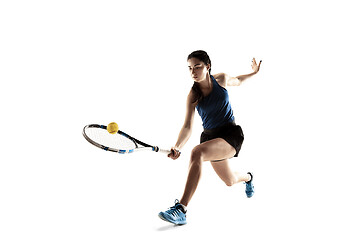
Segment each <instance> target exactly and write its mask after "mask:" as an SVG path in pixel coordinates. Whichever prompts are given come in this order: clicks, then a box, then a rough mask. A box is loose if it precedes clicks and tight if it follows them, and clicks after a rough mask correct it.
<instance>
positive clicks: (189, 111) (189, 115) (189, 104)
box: [168, 90, 196, 160]
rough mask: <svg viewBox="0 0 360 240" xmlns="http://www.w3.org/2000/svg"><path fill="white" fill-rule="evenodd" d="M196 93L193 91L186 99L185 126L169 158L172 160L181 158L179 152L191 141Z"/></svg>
mask: <svg viewBox="0 0 360 240" xmlns="http://www.w3.org/2000/svg"><path fill="white" fill-rule="evenodd" d="M193 99H194V93H193V91H192V90H191V91H190V93H189V95H188V97H187V99H186V114H185V121H184V125H183V126H182V128H181V130H180V133H179V136H178V139H177V142H176V144H175V146H174V147H173V148H172V149H171V150H172V151H171V153H170V154H169V155H168V157H170V158H172V159H174V160H175V159H177V158H178V157H179V156H180V152H179V150H180V149H181V148H182V147H183V146H184V145H185V143H186V142H187V141H188V140H189V138H190V136H191V132H192V126H193V122H194V115H195V106H196V103H194V102H193V101H194V100H193Z"/></svg>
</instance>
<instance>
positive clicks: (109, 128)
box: [107, 122, 119, 134]
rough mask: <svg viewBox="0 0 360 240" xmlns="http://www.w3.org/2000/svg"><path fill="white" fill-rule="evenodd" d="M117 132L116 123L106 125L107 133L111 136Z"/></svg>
mask: <svg viewBox="0 0 360 240" xmlns="http://www.w3.org/2000/svg"><path fill="white" fill-rule="evenodd" d="M118 130H119V126H118V125H117V123H116V122H112V123H109V125H107V131H108V132H109V133H111V134H115V133H117V131H118Z"/></svg>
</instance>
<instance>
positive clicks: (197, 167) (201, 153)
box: [180, 138, 236, 206]
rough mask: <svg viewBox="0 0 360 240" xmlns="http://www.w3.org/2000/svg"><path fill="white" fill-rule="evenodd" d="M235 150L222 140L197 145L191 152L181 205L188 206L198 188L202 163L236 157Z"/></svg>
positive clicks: (217, 139)
mask: <svg viewBox="0 0 360 240" xmlns="http://www.w3.org/2000/svg"><path fill="white" fill-rule="evenodd" d="M235 153H236V151H235V149H234V148H233V147H232V146H231V145H230V144H229V143H227V142H226V141H225V140H224V139H222V138H216V139H212V140H210V141H207V142H204V143H202V144H199V145H197V146H196V147H195V148H194V149H193V150H192V152H191V157H190V164H189V174H188V178H187V181H186V185H185V190H184V194H183V196H182V198H181V200H180V203H181V204H183V205H184V206H187V205H188V204H189V202H190V200H191V198H192V196H193V194H194V193H195V190H196V188H197V186H198V183H199V180H200V177H201V170H202V163H203V162H204V161H210V160H221V159H228V158H231V157H233V156H234V155H235Z"/></svg>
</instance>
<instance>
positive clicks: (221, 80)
mask: <svg viewBox="0 0 360 240" xmlns="http://www.w3.org/2000/svg"><path fill="white" fill-rule="evenodd" d="M212 76H213V77H214V79H215V80H216V82H217V83H218V84H219V85H220V86H222V87H223V88H226V80H227V78H226V76H227V74H226V73H217V74H213V75H212Z"/></svg>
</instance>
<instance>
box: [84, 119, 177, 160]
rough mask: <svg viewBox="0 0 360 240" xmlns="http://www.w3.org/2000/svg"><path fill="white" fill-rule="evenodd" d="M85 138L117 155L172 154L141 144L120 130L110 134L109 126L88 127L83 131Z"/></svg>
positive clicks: (94, 125)
mask: <svg viewBox="0 0 360 240" xmlns="http://www.w3.org/2000/svg"><path fill="white" fill-rule="evenodd" d="M83 136H84V138H85V139H86V140H87V141H88V142H89V143H91V144H93V145H94V146H96V147H98V148H101V149H104V150H106V151H111V152H116V153H122V154H124V153H132V152H137V151H143V150H145V151H146V150H147V151H154V152H161V153H164V154H166V155H169V154H170V153H171V152H172V151H170V150H163V149H160V148H159V147H157V146H151V145H149V144H147V143H144V142H141V141H139V140H137V139H136V138H133V137H131V136H129V135H128V134H126V133H124V132H122V131H120V130H118V131H117V132H116V133H115V134H110V133H108V131H107V126H104V125H98V124H90V125H86V126H85V127H84V129H83Z"/></svg>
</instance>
